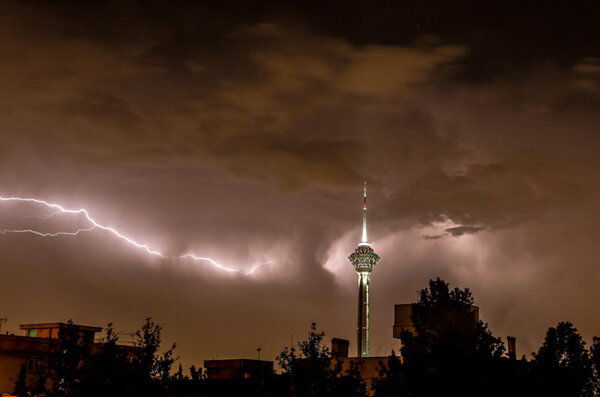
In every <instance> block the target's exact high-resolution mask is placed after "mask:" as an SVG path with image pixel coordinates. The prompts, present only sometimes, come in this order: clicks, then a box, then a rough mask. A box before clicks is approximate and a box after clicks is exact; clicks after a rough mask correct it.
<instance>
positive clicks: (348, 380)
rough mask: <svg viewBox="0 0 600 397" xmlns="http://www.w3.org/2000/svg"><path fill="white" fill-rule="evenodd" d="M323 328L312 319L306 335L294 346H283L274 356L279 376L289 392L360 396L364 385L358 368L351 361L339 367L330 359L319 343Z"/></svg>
mask: <svg viewBox="0 0 600 397" xmlns="http://www.w3.org/2000/svg"><path fill="white" fill-rule="evenodd" d="M324 336H325V333H324V332H319V331H318V330H317V327H316V324H315V323H312V324H311V327H310V331H309V332H308V339H306V340H303V341H301V342H298V344H297V347H298V348H297V349H296V348H294V347H293V346H292V347H290V348H289V349H288V348H287V347H285V348H284V350H283V351H282V352H281V354H279V356H277V360H278V362H279V366H280V367H281V369H282V370H283V374H282V376H283V377H284V379H285V381H286V382H287V384H288V388H287V389H288V390H289V391H290V395H292V396H298V397H313V396H315V397H316V396H328V395H339V396H342V395H343V396H348V397H351V396H364V395H365V385H364V383H363V382H362V380H361V378H360V376H359V368H358V366H357V364H355V363H353V364H351V365H350V368H349V369H348V370H347V371H346V372H343V371H342V365H341V362H339V361H338V362H337V363H336V364H335V365H334V363H332V354H331V351H330V350H329V348H327V347H326V346H322V342H323V337H324Z"/></svg>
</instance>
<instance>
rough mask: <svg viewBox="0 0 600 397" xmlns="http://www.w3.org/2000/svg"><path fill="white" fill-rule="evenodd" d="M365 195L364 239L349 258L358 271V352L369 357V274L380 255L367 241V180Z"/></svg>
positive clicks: (359, 354)
mask: <svg viewBox="0 0 600 397" xmlns="http://www.w3.org/2000/svg"><path fill="white" fill-rule="evenodd" d="M363 197H364V198H363V200H364V201H363V224H362V241H361V242H360V243H359V244H358V247H356V249H355V250H354V252H353V253H352V254H351V255H350V256H349V257H348V259H349V260H350V263H352V266H354V269H355V270H356V272H357V273H358V323H357V325H356V331H357V339H356V343H357V349H358V350H357V354H358V356H359V357H369V276H370V275H371V272H372V271H373V269H374V268H375V265H377V262H379V255H377V254H376V253H375V251H373V248H372V247H371V244H369V243H368V242H367V182H365V187H364V195H363Z"/></svg>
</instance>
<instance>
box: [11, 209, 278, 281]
mask: <svg viewBox="0 0 600 397" xmlns="http://www.w3.org/2000/svg"><path fill="white" fill-rule="evenodd" d="M0 202H20V203H30V204H34V205H39V206H43V207H46V208H48V209H50V210H53V212H51V213H50V214H48V215H45V216H43V217H42V218H45V219H49V218H51V217H53V216H55V215H57V214H71V215H79V216H83V217H84V218H85V221H86V223H87V224H88V225H87V227H82V228H78V229H76V230H73V231H59V232H54V233H47V232H41V231H38V230H34V229H0V233H2V234H8V233H29V234H35V235H37V236H40V237H58V236H77V235H78V234H80V233H85V232H91V231H92V230H102V231H106V232H109V233H111V234H113V235H114V236H116V237H117V238H119V239H121V240H123V241H125V242H127V243H128V244H130V245H132V246H134V247H136V248H138V249H142V250H144V251H145V252H146V253H147V254H149V255H154V256H159V257H161V258H169V257H170V256H168V255H166V254H164V253H162V252H160V251H158V250H156V249H153V248H150V247H149V246H148V245H147V244H143V243H140V242H138V241H136V240H134V239H132V238H131V237H128V236H126V235H124V234H122V233H121V232H119V231H118V230H117V229H115V228H113V227H109V226H106V225H103V224H101V223H98V221H96V219H94V218H92V216H90V214H89V212H88V211H87V210H86V209H85V208H80V209H68V208H65V207H63V206H62V205H60V204H55V203H49V202H47V201H45V200H40V199H35V198H28V197H0ZM174 258H181V259H185V258H189V259H192V260H194V261H201V262H207V263H210V264H211V265H213V266H215V267H216V268H219V269H221V270H225V271H227V272H236V273H241V274H252V273H254V271H255V270H256V269H258V268H259V267H260V266H261V265H265V264H267V263H270V262H271V261H267V262H263V263H258V264H256V265H254V266H252V267H251V268H250V269H249V270H248V271H243V270H239V269H235V268H232V267H228V266H225V265H222V264H220V263H218V262H217V261H215V260H214V259H212V258H208V257H204V256H200V255H196V254H194V253H193V252H188V253H185V254H183V255H179V256H175V257H174Z"/></svg>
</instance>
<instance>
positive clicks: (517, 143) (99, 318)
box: [0, 2, 600, 364]
mask: <svg viewBox="0 0 600 397" xmlns="http://www.w3.org/2000/svg"><path fill="white" fill-rule="evenodd" d="M372 3H373V4H372ZM177 4H178V5H179V6H178V7H177V6H172V5H171V4H170V5H169V6H164V5H160V4H158V5H157V4H154V5H149V4H147V3H146V2H144V3H135V2H125V3H121V2H115V3H112V2H94V3H90V4H87V5H83V3H79V2H64V3H63V2H61V3H60V4H55V3H48V4H46V3H44V4H42V3H32V2H25V3H11V2H5V3H3V4H2V5H1V7H2V8H1V11H2V12H1V13H0V15H1V18H2V23H0V48H2V49H3V50H2V54H1V55H0V57H1V58H0V87H1V88H2V92H3V95H1V96H0V116H1V119H0V139H1V145H0V155H1V157H0V167H1V168H0V184H1V186H2V188H1V189H0V193H1V194H2V195H23V196H36V197H40V198H45V199H48V200H49V201H56V202H60V203H64V204H65V205H67V206H69V207H70V208H71V207H72V208H79V207H82V206H83V207H86V208H87V209H89V210H90V213H91V214H93V215H94V216H96V217H98V218H99V219H101V220H102V222H104V223H105V224H107V225H111V226H114V227H117V228H119V230H121V231H122V232H124V233H126V234H128V235H130V236H133V237H135V238H136V239H138V240H141V241H144V242H147V243H148V244H150V245H151V246H153V247H156V249H159V250H161V251H163V252H167V253H168V254H169V255H172V256H177V255H180V254H182V253H184V252H187V251H190V250H191V251H194V252H196V253H198V254H199V255H202V256H210V257H212V258H214V259H215V260H218V261H219V262H222V263H225V264H227V265H229V266H232V267H236V268H240V269H248V268H250V266H251V265H252V264H254V263H260V262H265V261H267V260H271V261H272V262H270V263H269V264H267V265H264V266H263V267H261V268H260V270H259V271H257V273H256V274H255V275H252V276H241V275H235V274H234V275H232V274H229V273H223V272H220V271H219V270H218V269H214V268H212V267H210V266H207V264H206V263H194V262H189V261H186V260H174V259H169V260H157V259H156V258H149V257H146V256H145V255H144V254H143V252H139V251H137V250H132V249H131V247H130V246H127V245H126V244H124V243H123V242H122V241H115V239H114V238H112V237H111V236H109V235H105V234H103V233H101V232H98V231H95V232H91V233H89V234H85V235H81V236H80V237H78V238H76V239H71V238H63V237H61V238H55V239H52V240H45V239H42V238H37V237H33V236H27V235H18V236H16V235H0V244H2V249H1V250H0V252H2V254H1V256H0V263H1V266H2V267H3V274H4V277H5V278H6V279H7V280H8V282H7V285H9V288H10V290H9V291H8V292H7V294H8V295H7V296H10V295H12V296H16V295H21V294H20V291H22V290H23V289H37V290H39V291H40V293H39V295H37V294H34V295H28V296H27V297H25V298H24V300H23V302H22V303H21V304H20V306H19V307H14V308H13V309H10V310H12V311H10V312H9V313H6V314H5V315H8V316H9V317H10V319H11V323H13V329H14V328H15V327H16V324H17V323H18V322H19V321H22V322H31V321H46V320H47V321H55V320H57V319H59V320H66V319H68V318H69V317H74V318H75V319H76V320H78V321H82V322H91V323H94V324H100V325H101V324H102V323H104V322H108V321H113V322H115V323H117V324H122V327H123V329H132V328H134V327H136V326H137V325H138V324H139V323H140V321H141V319H143V318H144V317H145V316H146V315H148V314H152V315H154V316H155V317H156V319H157V320H158V321H159V322H160V323H162V325H164V327H165V329H166V330H167V332H168V333H169V334H168V335H169V338H172V339H175V340H176V341H177V342H178V345H179V346H181V349H182V351H181V352H180V354H181V356H182V357H184V359H185V360H186V362H187V363H189V364H191V363H197V362H198V361H200V360H201V359H205V358H212V357H214V356H215V355H216V354H219V353H220V354H221V356H220V357H223V355H227V356H237V355H246V356H248V357H252V355H253V353H254V349H255V348H256V345H258V344H264V343H267V342H265V340H270V341H271V344H270V345H269V346H266V347H265V349H264V352H265V353H266V354H267V355H269V354H270V355H271V356H274V355H275V354H276V353H277V352H278V351H279V350H280V349H281V346H282V345H283V344H286V343H289V336H290V335H289V334H291V333H294V335H296V338H298V335H300V334H301V333H303V332H305V328H306V326H307V325H308V324H309V322H310V321H313V320H316V321H317V322H318V323H319V324H320V325H321V326H322V327H323V328H324V329H325V330H326V331H327V332H328V334H329V335H330V336H340V337H347V338H350V339H352V338H353V332H352V330H353V329H354V326H353V319H354V318H355V315H354V294H355V291H354V288H355V279H354V277H355V275H354V273H353V271H352V269H351V267H350V265H349V264H348V263H347V255H348V253H349V252H351V250H352V249H353V248H354V245H355V243H356V241H357V239H358V227H359V226H360V213H359V212H360V208H359V206H360V204H361V203H360V200H361V197H360V193H361V192H360V188H361V183H362V182H363V181H364V180H367V181H368V185H369V200H370V201H369V202H370V213H369V214H370V215H369V216H370V218H369V222H370V223H369V224H370V238H371V239H372V240H373V241H374V243H375V248H376V250H377V251H378V252H379V253H380V255H381V256H382V258H383V259H382V261H381V263H380V265H378V268H377V269H376V271H375V272H374V273H373V285H374V290H373V291H374V293H373V305H374V306H373V309H372V310H373V313H374V314H373V321H374V337H373V340H374V341H377V342H376V344H374V351H376V352H377V353H378V354H386V353H387V352H388V351H389V347H390V346H391V344H392V341H391V340H390V338H389V324H390V323H391V320H390V318H389V316H390V315H391V306H392V304H394V303H399V302H403V301H407V300H412V299H414V293H413V292H414V291H415V290H416V289H417V288H422V287H423V286H424V285H426V282H427V279H428V278H432V277H437V276H442V277H445V278H447V279H448V280H450V281H451V282H452V283H453V284H457V285H458V286H462V287H470V288H471V289H472V290H473V291H474V292H475V296H476V299H478V304H479V305H480V307H481V308H482V313H483V314H484V315H485V319H486V320H487V321H489V322H490V325H491V326H492V329H493V330H498V331H497V332H498V333H499V334H500V335H506V334H514V335H516V336H517V337H518V338H519V340H520V341H521V340H522V341H523V345H522V346H523V349H524V351H523V353H527V352H528V351H529V350H530V349H533V348H534V346H535V344H536V343H538V341H539V339H540V338H541V335H542V333H543V331H544V327H548V326H550V325H552V324H553V323H555V322H556V321H558V320H563V319H565V320H572V321H575V323H576V325H577V326H578V327H579V328H580V329H584V330H586V332H588V334H587V335H588V336H589V335H592V334H600V324H598V322H597V320H595V319H593V318H592V317H593V316H590V315H589V314H590V313H591V312H592V311H593V309H592V308H590V307H589V306H588V303H589V301H590V297H592V298H593V297H596V294H597V293H596V292H594V291H593V288H591V287H590V282H589V280H595V279H596V278H598V273H597V271H596V270H595V269H596V268H597V266H596V263H595V260H594V259H593V258H597V257H598V255H599V254H600V252H598V248H597V246H596V245H595V244H594V241H595V238H596V237H595V236H597V231H595V227H596V226H597V225H598V222H599V221H600V219H599V218H598V215H597V211H596V202H597V199H598V197H599V196H600V186H599V183H598V181H600V160H599V159H598V156H597V153H599V152H600V138H599V135H598V131H599V126H600V116H599V115H598V112H597V109H598V106H600V91H599V89H600V73H599V70H600V69H599V66H598V65H599V62H598V59H599V58H598V57H599V55H600V54H598V53H597V51H595V50H594V48H593V47H591V46H590V43H591V42H592V40H590V38H591V37H594V36H593V35H591V34H590V35H588V33H590V32H592V33H593V29H597V28H595V27H594V26H595V25H594V26H592V25H591V24H589V23H588V22H589V21H588V18H589V17H588V16H585V17H584V18H583V20H582V23H581V24H580V25H578V27H576V29H574V30H573V31H570V32H568V33H565V32H566V31H567V30H568V29H566V28H565V26H562V25H559V26H557V28H556V29H557V32H558V33H557V32H554V31H552V32H547V27H548V26H550V25H552V23H553V21H555V18H556V16H557V15H558V14H554V12H553V11H552V10H549V9H548V8H547V7H545V8H544V10H542V13H541V14H540V15H539V16H538V17H537V18H539V21H538V23H536V22H535V21H537V19H533V20H532V19H531V18H529V17H530V16H531V15H532V14H533V13H534V11H535V10H533V9H530V8H529V7H524V6H523V7H521V8H526V9H521V11H522V12H523V13H522V14H518V13H516V11H515V13H514V15H513V12H512V10H513V9H514V7H517V6H513V5H510V4H509V5H504V4H505V3H504V2H503V3H502V4H496V6H495V7H496V8H498V9H499V10H500V11H501V12H497V11H498V10H496V11H494V10H493V9H494V7H492V10H491V11H490V9H487V8H486V9H484V8H485V7H483V6H482V5H480V4H479V3H478V4H477V5H476V7H474V8H473V9H471V11H470V13H468V12H466V11H465V12H464V15H463V14H461V12H460V11H459V10H457V9H455V8H454V7H452V9H448V8H446V7H448V6H446V5H439V6H440V7H442V9H441V10H437V11H436V10H432V9H431V7H430V6H429V7H428V6H424V5H420V4H421V3H419V5H416V4H413V5H410V6H409V5H406V6H405V7H403V8H398V7H397V6H392V5H391V4H387V5H386V4H385V3H383V4H382V3H381V2H376V3H374V2H369V3H364V4H366V5H363V3H362V2H361V3H358V2H356V3H355V2H347V3H346V4H345V6H344V7H341V6H340V7H333V6H331V5H329V3H328V4H322V2H319V4H318V5H317V4H306V7H308V8H306V9H303V8H302V7H299V6H295V5H293V4H290V3H287V4H286V5H282V4H279V3H264V4H261V5H256V6H255V7H250V6H248V5H240V8H236V9H235V10H234V9H233V8H231V9H223V8H222V7H219V6H217V5H214V4H211V3H210V2H205V3H202V4H200V5H199V4H195V5H191V4H188V3H177ZM507 4H508V3H507ZM184 6H185V7H184ZM578 7H579V6H578ZM517 8H518V7H517ZM576 8H577V7H576ZM308 10H316V11H317V12H309V11H308ZM408 11H410V12H408ZM334 12H335V18H334V17H333V14H334ZM570 13H571V11H569V12H568V13H567V14H568V15H570ZM484 14H485V15H488V18H487V19H486V18H481V15H484ZM461 16H462V17H461ZM508 16H514V17H515V18H512V19H510V20H511V21H512V22H513V27H514V29H515V32H516V33H513V34H511V33H507V31H506V29H505V26H504V25H503V24H500V23H499V20H503V18H508ZM453 17H454V18H453ZM465 18H466V23H461V21H464V20H465ZM507 20H508V19H507ZM531 21H533V22H532V23H529V22H531ZM528 23H529V24H530V25H531V29H530V32H531V34H530V35H529V36H528V35H525V34H523V33H524V31H525V30H526V29H525V27H526V25H527V24H528ZM478 32H480V33H478ZM545 32H547V35H546V33H545ZM517 33H518V34H517ZM559 33H560V34H564V36H562V37H564V42H555V43H554V44H553V43H550V42H548V43H546V42H544V38H545V37H548V38H549V39H553V40H555V39H556V38H557V37H558V36H560V34H559ZM576 38H577V40H576ZM540 43H541V44H543V45H542V46H538V44H540ZM571 44H572V47H570V45H571ZM566 47H569V48H570V49H569V51H567V52H565V51H563V50H564V48H566ZM511 48H512V49H513V50H514V52H511V51H510V49H511ZM524 54H525V55H526V56H524ZM357 201H358V203H357ZM357 204H358V205H357ZM357 210H358V211H357ZM1 211H2V212H0V214H1V218H0V220H1V222H2V225H0V227H1V228H5V227H7V226H10V227H17V226H18V225H19V222H22V221H23V220H22V219H21V220H20V218H17V219H15V217H14V215H15V212H14V211H15V208H14V206H13V207H6V206H4V207H2V210H1ZM19 214H20V213H19ZM27 222H33V225H35V226H36V227H40V228H44V230H46V228H47V229H49V230H50V229H53V228H54V229H56V228H59V227H60V228H69V227H72V226H74V224H76V222H75V223H70V222H73V221H69V220H66V219H62V218H61V219H55V220H50V221H48V220H40V219H28V220H27ZM442 237H447V238H442ZM450 237H452V238H450ZM573 252H576V255H573ZM565 273H568V277H566V278H565V277H563V276H564V274H565ZM562 280H565V283H564V285H563V286H561V287H559V288H557V289H556V295H555V296H551V295H549V293H548V291H549V290H554V289H551V288H548V285H554V284H555V283H560V282H561V281H562ZM576 288H579V290H580V291H584V292H585V296H584V295H583V294H582V295H581V296H580V295H578V294H572V293H571V291H572V289H576ZM47 296H51V297H53V298H52V300H53V301H54V302H56V305H51V304H50V303H48V301H46V300H44V297H47ZM523 302H534V303H532V305H534V307H533V306H532V307H530V306H528V305H524V304H523ZM549 307H553V308H556V311H554V312H553V311H552V310H550V309H549ZM173 308H176V310H173ZM41 313H43V314H41ZM375 313H379V314H377V315H375ZM532 313H538V314H537V316H534V315H533V314H532ZM0 314H4V313H0ZM44 316H47V318H40V317H44ZM386 316H387V317H386ZM569 316H573V317H569ZM240 324H243V329H244V332H243V334H244V335H243V336H240V335H239V330H240ZM198 336H200V337H202V338H203V341H202V343H199V342H198V340H197V337H198ZM206 341H210V342H206ZM374 343H375V342H374Z"/></svg>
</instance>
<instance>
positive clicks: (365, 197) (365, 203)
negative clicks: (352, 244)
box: [361, 182, 368, 244]
mask: <svg viewBox="0 0 600 397" xmlns="http://www.w3.org/2000/svg"><path fill="white" fill-rule="evenodd" d="M361 243H365V244H368V241H367V182H365V187H364V195H363V228H362V241H361Z"/></svg>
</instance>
